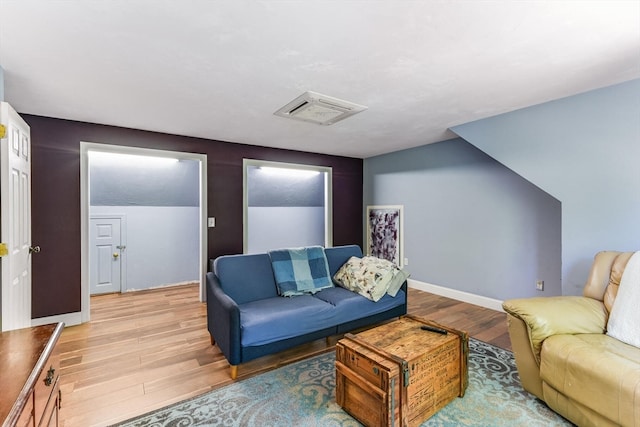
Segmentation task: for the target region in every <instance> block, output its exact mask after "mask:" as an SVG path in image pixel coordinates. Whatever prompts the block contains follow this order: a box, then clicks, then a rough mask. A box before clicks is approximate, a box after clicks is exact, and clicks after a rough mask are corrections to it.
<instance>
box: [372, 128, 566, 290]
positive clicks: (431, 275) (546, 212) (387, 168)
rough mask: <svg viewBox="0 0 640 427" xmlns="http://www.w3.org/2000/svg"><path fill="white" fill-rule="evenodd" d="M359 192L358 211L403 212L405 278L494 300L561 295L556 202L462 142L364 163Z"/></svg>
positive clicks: (448, 143) (383, 156)
mask: <svg viewBox="0 0 640 427" xmlns="http://www.w3.org/2000/svg"><path fill="white" fill-rule="evenodd" d="M364 189H365V191H364V199H365V205H403V206H404V231H403V235H404V245H403V246H404V257H406V258H408V260H409V264H408V265H407V266H406V269H407V270H408V271H409V272H410V273H411V278H412V279H414V280H418V281H420V282H425V283H428V284H433V285H438V286H443V287H446V288H450V289H454V290H457V291H462V292H467V293H471V294H474V295H480V296H484V297H487V298H492V299H497V300H504V299H507V298H514V297H524V296H533V295H535V296H541V295H558V294H560V292H561V289H560V270H561V267H560V216H561V206H560V202H559V201H558V200H556V199H555V198H553V197H551V196H549V195H548V194H546V193H545V192H544V191H542V190H540V189H539V188H537V187H536V186H534V185H532V184H531V183H529V182H527V181H526V180H524V179H523V178H521V177H520V176H518V175H517V174H515V173H514V172H512V171H511V170H509V169H508V168H506V167H504V166H503V165H501V164H500V163H498V162H497V161H495V160H494V159H492V158H491V157H489V156H488V155H486V154H484V153H483V152H481V151H480V150H478V149H477V148H475V147H473V146H472V145H471V144H469V143H467V142H465V141H464V140H462V139H460V138H457V139H453V140H449V141H443V142H439V143H436V144H429V145H425V146H422V147H418V148H413V149H409V150H403V151H399V152H395V153H390V154H386V155H381V156H377V157H372V158H369V159H366V160H365V162H364ZM536 280H544V281H545V290H544V292H539V291H536V290H535V283H536Z"/></svg>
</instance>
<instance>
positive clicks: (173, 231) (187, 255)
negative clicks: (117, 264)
mask: <svg viewBox="0 0 640 427" xmlns="http://www.w3.org/2000/svg"><path fill="white" fill-rule="evenodd" d="M90 214H91V215H106V214H123V215H125V217H126V223H127V230H126V246H127V248H126V249H125V251H124V252H123V257H124V258H125V263H126V271H123V276H124V278H125V280H124V282H125V283H126V285H125V286H126V288H125V287H123V289H122V291H123V292H125V291H131V290H141V289H148V288H153V287H158V286H162V285H170V284H175V283H182V282H199V281H200V278H199V276H200V273H199V257H200V252H199V235H198V233H199V227H198V221H199V217H200V210H199V207H189V206H178V207H175V206H173V207H172V206H92V207H91V212H90Z"/></svg>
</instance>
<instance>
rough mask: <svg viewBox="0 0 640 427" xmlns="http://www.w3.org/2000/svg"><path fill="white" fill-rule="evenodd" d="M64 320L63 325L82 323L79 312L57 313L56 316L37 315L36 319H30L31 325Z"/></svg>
mask: <svg viewBox="0 0 640 427" xmlns="http://www.w3.org/2000/svg"><path fill="white" fill-rule="evenodd" d="M58 322H64V326H65V327H66V326H74V325H79V324H80V323H82V317H81V313H80V312H79V311H78V312H76V313H66V314H59V315H57V316H49V317H38V318H37V319H31V326H41V325H48V324H49V323H58Z"/></svg>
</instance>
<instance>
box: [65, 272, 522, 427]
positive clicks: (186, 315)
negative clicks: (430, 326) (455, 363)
mask: <svg viewBox="0 0 640 427" xmlns="http://www.w3.org/2000/svg"><path fill="white" fill-rule="evenodd" d="M198 292H199V290H198V285H197V284H193V285H182V286H177V287H168V288H161V289H154V290H150V291H138V292H131V293H125V294H109V295H101V296H96V297H92V298H91V322H88V323H85V324H82V325H78V326H72V327H68V328H66V329H65V330H64V332H63V333H62V336H61V337H60V340H59V346H60V350H61V376H60V381H61V386H60V389H61V391H62V394H63V398H62V409H61V411H60V417H61V425H62V426H66V427H76V426H78V427H87V426H105V425H109V424H112V423H115V422H118V421H122V420H125V419H128V418H131V417H133V416H136V415H139V414H142V413H144V412H148V411H151V410H154V409H158V408H161V407H163V406H166V405H169V404H171V403H175V402H178V401H181V400H184V399H187V398H190V397H194V396H197V395H199V394H202V393H205V392H206V391H209V390H212V389H215V388H219V387H222V386H224V385H227V384H231V383H232V382H233V381H232V380H231V378H230V376H229V365H228V363H227V361H226V359H225V358H224V356H223V355H222V353H221V352H220V349H219V348H218V347H217V346H212V345H211V343H210V337H209V333H208V332H207V316H206V304H205V303H201V302H199V301H198V295H199V294H198ZM408 298H409V306H408V311H409V314H413V315H417V316H420V317H424V318H426V319H431V320H434V321H436V322H439V323H442V324H444V325H447V326H451V327H453V328H456V329H463V330H466V331H467V332H468V333H469V335H470V336H472V337H475V338H477V339H480V340H482V341H485V342H488V343H491V344H494V345H497V346H499V347H502V348H506V349H509V350H510V349H511V343H510V341H509V337H508V333H507V325H506V314H504V313H501V312H497V311H494V310H490V309H486V308H483V307H478V306H475V305H471V304H466V303H463V302H459V301H455V300H452V299H449V298H445V297H441V296H437V295H433V294H429V293H426V292H422V291H418V290H415V289H409V297H408ZM340 338H341V337H340V336H336V337H330V339H329V340H328V344H327V340H324V339H323V340H317V341H314V342H311V343H308V344H304V345H301V346H299V347H296V348H293V349H289V350H286V351H283V352H281V353H278V354H275V355H269V356H265V357H262V358H260V359H257V360H254V361H251V362H248V363H246V364H244V365H242V366H240V367H239V372H238V374H239V375H238V379H243V378H248V377H251V376H254V375H258V374H260V373H262V372H267V371H269V370H272V369H275V368H277V367H279V366H283V365H286V364H288V363H292V362H294V361H297V360H302V359H304V358H307V357H310V356H313V355H316V354H320V353H323V352H326V351H330V350H332V349H333V347H334V346H335V343H336V342H337V341H338V339H340Z"/></svg>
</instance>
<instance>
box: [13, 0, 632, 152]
mask: <svg viewBox="0 0 640 427" xmlns="http://www.w3.org/2000/svg"><path fill="white" fill-rule="evenodd" d="M0 65H1V66H2V67H3V68H4V83H5V100H6V101H8V102H10V103H11V104H12V105H13V106H14V108H16V110H18V111H19V112H22V113H29V114H35V115H42V116H49V117H56V118H64V119H72V120H79V121H86V122H93V123H103V124H109V125H116V126H124V127H131V128H136V129H145V130H153V131H159V132H166V133H171V134H178V135H188V136H195V137H203V138H208V139H217V140H222V141H232V142H240V143H245V144H254V145H264V146H270V147H280V148H288V149H299V150H303V151H312V152H319V153H328V154H336V155H345V156H352V157H361V158H366V157H370V156H374V155H378V154H383V153H386V152H391V151H396V150H399V149H404V148H410V147H415V146H420V145H424V144H428V143H432V142H437V141H442V140H445V139H448V138H452V137H454V135H453V134H452V133H451V132H450V131H448V130H447V129H448V128H449V127H451V126H454V125H457V124H461V123H466V122H469V121H473V120H477V119H481V118H484V117H489V116H493V115H496V114H500V113H504V112H507V111H512V110H515V109H518V108H522V107H526V106H530V105H534V104H539V103H542V102H546V101H549V100H553V99H558V98H562V97H565V96H569V95H573V94H576V93H580V92H585V91H589V90H592V89H596V88H600V87H604V86H609V85H612V84H616V83H620V82H623V81H627V80H631V79H635V78H639V77H640V0H626V1H612V0H605V1H579V0H568V1H561V0H556V1H541V0H537V1H535V0H534V1H525V0H522V1H518V0H510V1H508V0H496V1H473V0H468V1H461V0H438V1H436V0H431V1H426V0H425V1H398V0H378V1H353V0H342V1H328V0H325V1H314V0H308V1H275V0H274V1H238V0H230V1H226V0H218V1H213V0H206V1H205V0H182V1H179V0H164V1H161V0H147V1H140V0H94V1H87V0H68V1H52V0H0ZM307 90H312V91H316V92H320V93H323V94H326V95H330V96H334V97H337V98H342V99H345V100H347V101H351V102H354V103H358V104H363V105H366V106H367V107H369V108H368V110H366V111H365V112H363V113H360V114H357V115H355V116H353V117H351V118H348V119H346V120H344V121H342V122H339V123H336V124H334V125H332V126H328V127H327V126H319V125H315V124H310V123H305V122H300V121H294V120H289V119H284V118H281V117H277V116H274V115H273V113H274V112H275V111H276V110H277V109H279V108H280V107H282V106H283V105H285V104H286V103H288V102H289V101H291V100H293V99H294V98H295V97H297V96H298V95H300V94H302V93H303V92H304V91H307Z"/></svg>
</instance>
